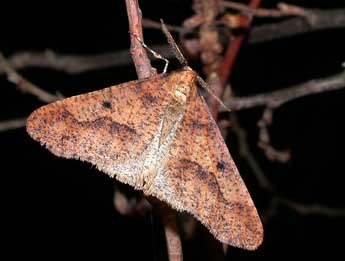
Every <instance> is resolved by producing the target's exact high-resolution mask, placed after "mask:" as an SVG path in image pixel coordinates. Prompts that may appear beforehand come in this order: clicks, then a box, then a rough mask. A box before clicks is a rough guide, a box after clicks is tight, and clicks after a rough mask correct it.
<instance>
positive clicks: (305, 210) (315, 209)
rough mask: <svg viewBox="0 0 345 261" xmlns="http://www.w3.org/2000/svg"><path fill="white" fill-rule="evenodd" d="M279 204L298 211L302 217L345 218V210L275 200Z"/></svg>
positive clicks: (281, 199) (286, 200) (282, 199)
mask: <svg viewBox="0 0 345 261" xmlns="http://www.w3.org/2000/svg"><path fill="white" fill-rule="evenodd" d="M274 200H275V201H276V202H277V203H279V204H282V205H285V206H286V207H288V208H290V209H292V210H294V211H296V212H297V213H298V214H300V215H324V216H328V217H345V208H330V207H327V206H323V205H319V204H311V205H307V204H301V203H298V202H296V201H292V200H289V199H284V198H275V199H274Z"/></svg>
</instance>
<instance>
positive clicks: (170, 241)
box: [126, 0, 183, 261]
mask: <svg viewBox="0 0 345 261" xmlns="http://www.w3.org/2000/svg"><path fill="white" fill-rule="evenodd" d="M126 6H127V14H128V21H129V30H130V32H131V33H132V34H134V35H135V36H138V37H139V38H140V39H142V40H143V33H142V21H141V11H140V9H139V4H138V1H137V0H126ZM132 34H131V54H132V58H133V62H134V65H135V68H136V71H137V74H138V77H139V79H141V78H146V77H150V76H151V75H152V74H154V73H156V71H155V70H153V68H152V67H151V64H150V60H149V58H148V57H147V54H146V51H145V49H144V47H143V46H142V44H141V42H139V41H138V40H137V39H136V37H134V36H133V35H132ZM163 223H164V229H165V238H166V244H167V250H168V255H169V260H170V261H182V259H183V254H182V244H181V238H180V234H179V231H178V228H177V225H176V216H175V212H174V210H172V209H170V208H165V209H164V213H163Z"/></svg>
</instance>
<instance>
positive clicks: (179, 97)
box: [173, 66, 197, 105]
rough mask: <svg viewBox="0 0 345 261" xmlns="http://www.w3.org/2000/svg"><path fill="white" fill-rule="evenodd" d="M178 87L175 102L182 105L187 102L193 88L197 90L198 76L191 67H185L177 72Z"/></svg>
mask: <svg viewBox="0 0 345 261" xmlns="http://www.w3.org/2000/svg"><path fill="white" fill-rule="evenodd" d="M176 77H177V80H176V85H175V88H174V93H173V97H174V100H175V101H176V102H177V103H179V104H180V105H184V104H185V103H186V102H187V98H188V96H189V95H190V92H191V90H192V89H193V88H196V79H197V74H196V72H194V71H193V70H192V69H191V68H190V67H187V66H186V67H184V68H183V69H182V70H181V71H178V72H176Z"/></svg>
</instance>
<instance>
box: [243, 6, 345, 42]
mask: <svg viewBox="0 0 345 261" xmlns="http://www.w3.org/2000/svg"><path fill="white" fill-rule="evenodd" d="M335 28H345V9H338V10H317V9H305V16H303V17H295V18H291V19H287V20H284V21H282V22H278V23H272V24H265V25H260V26H256V27H254V28H253V29H252V30H251V32H250V33H249V36H248V43H250V44H254V43H261V42H267V41H271V40H275V39H280V38H284V37H290V36H295V35H299V34H304V33H310V32H313V31H318V30H325V29H335Z"/></svg>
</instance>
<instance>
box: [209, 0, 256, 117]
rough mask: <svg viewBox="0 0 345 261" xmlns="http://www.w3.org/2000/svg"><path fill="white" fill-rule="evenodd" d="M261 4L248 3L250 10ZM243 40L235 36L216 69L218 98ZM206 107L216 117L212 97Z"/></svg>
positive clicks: (217, 104) (216, 104)
mask: <svg viewBox="0 0 345 261" xmlns="http://www.w3.org/2000/svg"><path fill="white" fill-rule="evenodd" d="M260 3H261V0H251V1H250V3H249V7H250V8H257V7H258V6H259V5H260ZM250 24H251V19H249V21H248V26H250ZM244 40H245V35H243V34H242V35H238V36H236V37H235V38H234V39H233V40H232V41H231V42H230V44H229V46H228V48H227V50H226V53H225V56H224V59H223V61H222V64H221V66H219V69H218V75H219V80H220V84H219V87H218V88H217V89H216V90H214V92H215V93H216V94H217V95H218V97H221V95H222V94H223V92H224V88H225V86H226V83H227V82H228V79H229V76H230V74H231V72H232V68H233V66H234V63H235V60H236V58H237V54H238V52H239V50H240V48H241V46H242V44H243V42H244ZM208 105H209V107H210V112H211V113H212V116H213V117H217V115H218V112H219V103H218V102H217V100H216V99H214V98H213V97H212V96H210V97H209V99H208Z"/></svg>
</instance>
